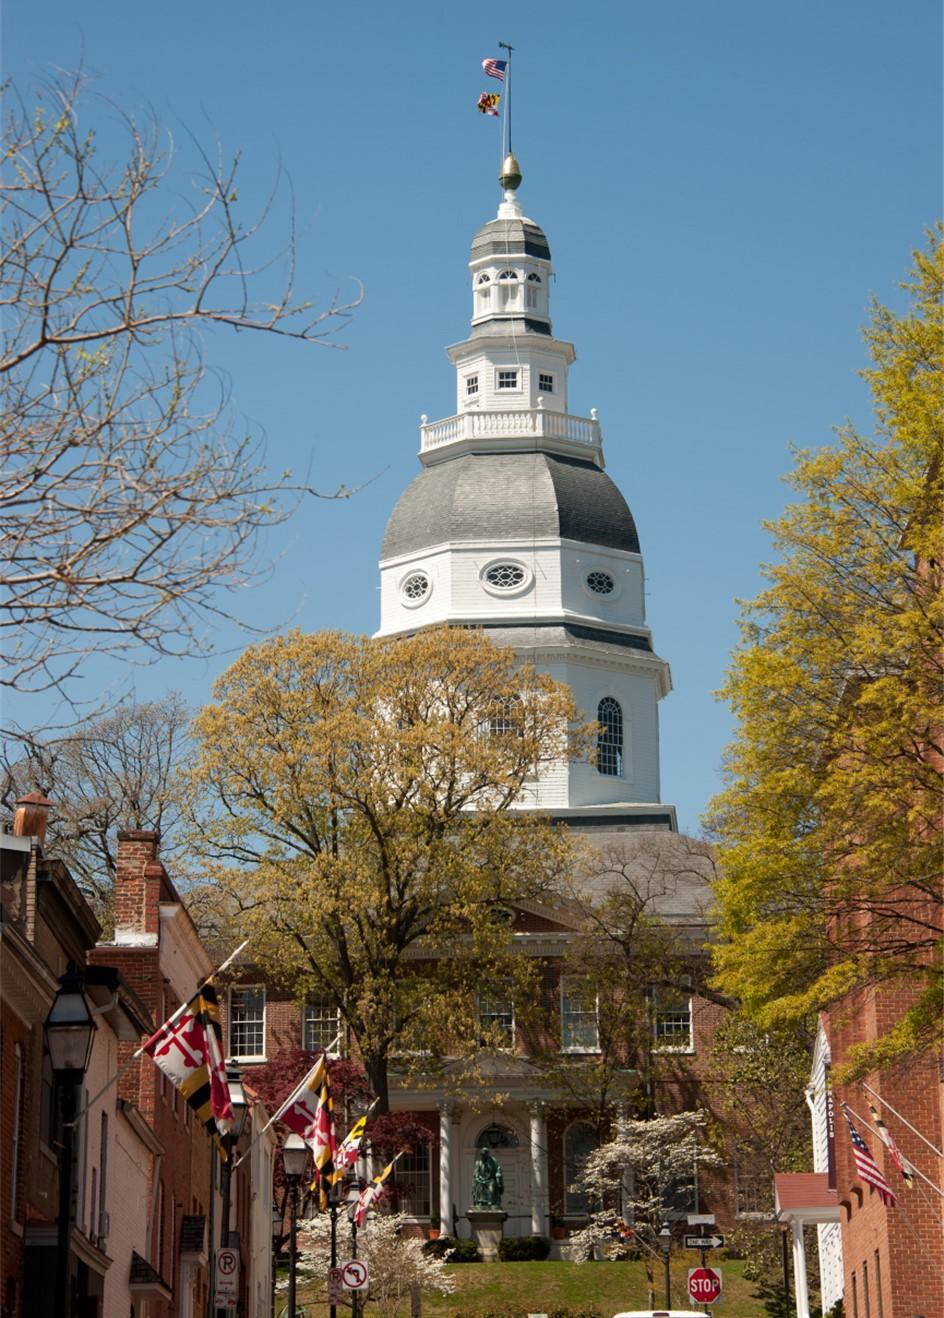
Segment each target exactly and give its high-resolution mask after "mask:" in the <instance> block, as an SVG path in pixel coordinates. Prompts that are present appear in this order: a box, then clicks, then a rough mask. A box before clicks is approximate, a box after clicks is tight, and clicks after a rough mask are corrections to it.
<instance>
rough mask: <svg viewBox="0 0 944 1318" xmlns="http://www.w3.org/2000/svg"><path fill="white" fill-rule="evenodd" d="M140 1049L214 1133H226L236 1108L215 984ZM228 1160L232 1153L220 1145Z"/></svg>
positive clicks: (198, 993)
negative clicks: (227, 1075) (229, 1082)
mask: <svg viewBox="0 0 944 1318" xmlns="http://www.w3.org/2000/svg"><path fill="white" fill-rule="evenodd" d="M141 1051H142V1052H143V1053H147V1055H148V1057H150V1058H151V1060H152V1061H153V1062H154V1064H155V1066H157V1067H159V1068H160V1070H161V1071H163V1073H164V1075H166V1076H167V1078H168V1079H169V1080H170V1082H171V1084H172V1085H173V1086H174V1087H175V1089H179V1090H180V1092H181V1093H182V1094H183V1096H184V1098H185V1099H186V1101H187V1103H189V1105H190V1107H192V1108H193V1110H194V1112H196V1114H197V1117H198V1118H199V1120H200V1121H202V1122H203V1124H204V1126H206V1128H207V1131H208V1132H209V1133H210V1135H213V1136H215V1137H217V1142H218V1143H220V1141H219V1136H221V1135H227V1134H228V1133H229V1131H230V1127H231V1125H232V1120H233V1109H232V1106H231V1104H230V1099H229V1087H228V1086H227V1083H226V1064H225V1062H224V1060H223V1029H222V1026H221V1024H220V1004H219V1001H218V999H217V996H216V989H215V988H214V987H213V985H212V984H204V985H203V986H202V987H201V988H199V989H197V991H196V993H195V994H194V995H193V997H192V998H191V999H190V1001H189V1002H188V1003H187V1005H186V1006H185V1007H184V1008H183V1010H179V1009H178V1010H177V1011H175V1012H174V1014H173V1016H171V1017H170V1019H169V1020H166V1021H165V1022H164V1024H163V1025H162V1026H161V1027H160V1029H159V1030H157V1031H156V1033H154V1034H152V1035H151V1037H150V1039H148V1041H147V1043H146V1044H144V1046H143V1047H142V1049H141ZM220 1152H221V1154H222V1156H223V1157H224V1158H225V1157H226V1156H227V1150H226V1147H225V1145H224V1144H222V1143H220Z"/></svg>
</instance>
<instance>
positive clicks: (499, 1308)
mask: <svg viewBox="0 0 944 1318" xmlns="http://www.w3.org/2000/svg"><path fill="white" fill-rule="evenodd" d="M697 1264H698V1256H697V1255H695V1254H692V1255H691V1257H690V1258H689V1257H687V1256H686V1255H679V1257H678V1258H677V1259H676V1260H674V1261H673V1267H672V1303H673V1305H674V1307H675V1308H677V1309H686V1308H689V1307H690V1306H689V1302H688V1298H687V1296H686V1293H685V1285H686V1281H687V1278H688V1269H689V1267H695V1266H697ZM722 1268H723V1272H724V1285H725V1293H724V1296H723V1298H722V1301H721V1303H720V1304H718V1305H717V1306H716V1308H715V1310H714V1314H715V1318H758V1316H759V1314H760V1304H759V1301H758V1300H755V1299H753V1298H752V1296H751V1291H752V1289H753V1288H752V1286H751V1284H750V1283H749V1282H746V1281H744V1279H743V1277H742V1275H741V1268H742V1265H741V1264H740V1263H733V1262H732V1263H724V1264H722ZM449 1271H450V1273H451V1274H452V1276H453V1277H454V1278H455V1281H456V1293H455V1294H454V1295H451V1296H448V1297H443V1296H436V1295H424V1296H423V1318H450V1315H453V1314H456V1313H459V1312H460V1311H465V1312H471V1313H492V1314H502V1315H508V1318H519V1315H526V1314H528V1313H544V1312H549V1311H550V1310H552V1309H554V1308H556V1307H558V1306H561V1305H572V1306H576V1305H581V1304H582V1305H586V1306H593V1307H595V1308H597V1309H599V1310H600V1312H601V1313H602V1314H603V1316H604V1318H612V1315H613V1314H614V1313H617V1312H618V1311H619V1310H620V1309H644V1308H645V1307H646V1304H647V1300H646V1274H645V1270H644V1268H643V1265H642V1263H492V1264H487V1263H455V1264H452V1265H451V1266H450V1269H449ZM663 1278H664V1274H663V1272H662V1268H661V1265H659V1267H658V1271H657V1278H656V1284H657V1289H656V1297H655V1306H656V1307H659V1306H660V1305H661V1304H662V1303H663V1302H664V1298H665V1297H664V1291H663V1285H664V1281H663ZM322 1293H323V1292H322ZM299 1299H300V1300H302V1299H304V1300H306V1305H305V1312H306V1315H307V1318H325V1315H326V1314H327V1312H328V1310H327V1308H326V1306H325V1305H319V1304H313V1303H311V1301H310V1300H308V1299H307V1297H306V1296H304V1295H301V1294H300V1295H299ZM372 1307H373V1306H371V1305H368V1307H367V1312H366V1314H365V1318H370V1314H371V1310H372ZM341 1312H342V1313H344V1312H346V1310H342V1311H341ZM404 1314H406V1315H408V1314H409V1304H406V1305H405V1306H404Z"/></svg>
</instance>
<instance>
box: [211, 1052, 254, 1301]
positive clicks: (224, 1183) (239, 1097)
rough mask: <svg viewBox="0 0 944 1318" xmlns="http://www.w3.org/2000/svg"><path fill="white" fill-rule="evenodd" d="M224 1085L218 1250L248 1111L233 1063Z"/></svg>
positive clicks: (223, 1243) (223, 1242) (225, 1237)
mask: <svg viewBox="0 0 944 1318" xmlns="http://www.w3.org/2000/svg"><path fill="white" fill-rule="evenodd" d="M226 1085H227V1088H228V1089H229V1103H230V1107H231V1108H232V1109H233V1122H232V1125H231V1126H230V1129H229V1132H228V1133H227V1134H226V1135H223V1136H222V1137H221V1142H222V1145H223V1149H224V1151H225V1153H226V1157H225V1158H223V1159H222V1160H221V1163H220V1196H221V1198H222V1212H221V1214H220V1249H227V1248H228V1247H229V1217H230V1200H231V1197H232V1184H233V1152H234V1151H235V1148H236V1145H237V1144H238V1143H239V1137H240V1135H242V1133H243V1127H244V1126H245V1124H246V1114H247V1113H248V1111H249V1104H248V1103H247V1102H246V1095H245V1092H244V1091H243V1078H242V1074H241V1073H240V1070H239V1067H238V1066H236V1065H235V1063H233V1062H231V1061H230V1062H227V1064H226ZM217 1313H222V1314H224V1315H225V1313H226V1310H225V1309H218V1310H217Z"/></svg>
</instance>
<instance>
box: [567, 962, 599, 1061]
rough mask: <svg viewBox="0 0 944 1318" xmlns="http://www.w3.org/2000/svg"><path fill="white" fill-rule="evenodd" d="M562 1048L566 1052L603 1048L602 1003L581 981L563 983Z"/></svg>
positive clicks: (592, 990) (590, 988)
mask: <svg viewBox="0 0 944 1318" xmlns="http://www.w3.org/2000/svg"><path fill="white" fill-rule="evenodd" d="M560 995H561V1047H562V1048H563V1050H564V1052H565V1053H593V1052H597V1051H598V1050H599V1047H600V1022H599V1015H598V1006H599V1000H598V997H597V994H596V991H595V990H594V989H593V987H592V986H591V985H590V984H588V983H587V982H586V980H580V979H562V980H561V988H560Z"/></svg>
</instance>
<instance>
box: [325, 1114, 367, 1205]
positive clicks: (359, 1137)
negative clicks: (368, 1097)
mask: <svg viewBox="0 0 944 1318" xmlns="http://www.w3.org/2000/svg"><path fill="white" fill-rule="evenodd" d="M376 1102H377V1100H376V1099H374V1102H373V1103H371V1105H370V1106H371V1108H373V1106H374V1104H375V1103H376ZM369 1116H370V1109H368V1110H367V1111H366V1112H365V1113H364V1115H363V1116H362V1117H358V1119H357V1121H355V1122H354V1125H353V1126H352V1127H351V1129H350V1130H349V1131H348V1133H347V1134H346V1135H345V1136H344V1139H343V1140H342V1141H341V1143H340V1144H339V1145H338V1147H337V1151H336V1153H335V1156H334V1171H333V1172H332V1173H331V1176H330V1178H329V1181H330V1184H331V1185H337V1184H338V1183H339V1182H340V1181H343V1180H344V1178H345V1176H346V1175H347V1173H348V1172H349V1171H350V1170H351V1168H352V1167H353V1166H354V1165H355V1163H356V1162H357V1159H358V1157H359V1156H360V1151H361V1144H362V1142H363V1139H364V1132H365V1131H366V1129H367V1118H368V1117H369ZM317 1186H318V1174H317V1173H316V1174H315V1179H314V1180H313V1181H312V1183H311V1189H312V1191H314V1190H315V1189H316V1188H317ZM321 1199H322V1201H323V1204H324V1206H327V1193H326V1192H325V1191H323V1192H322V1195H321Z"/></svg>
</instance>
